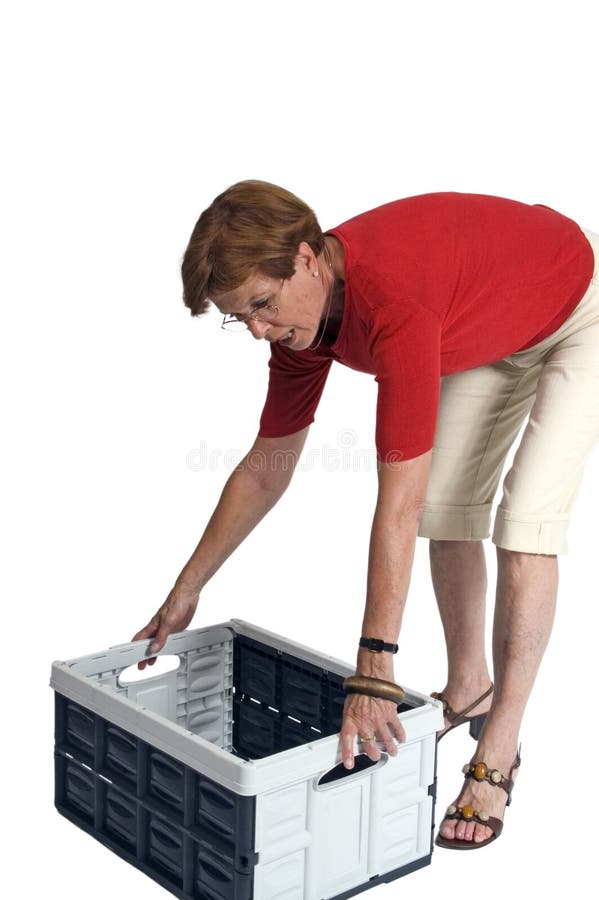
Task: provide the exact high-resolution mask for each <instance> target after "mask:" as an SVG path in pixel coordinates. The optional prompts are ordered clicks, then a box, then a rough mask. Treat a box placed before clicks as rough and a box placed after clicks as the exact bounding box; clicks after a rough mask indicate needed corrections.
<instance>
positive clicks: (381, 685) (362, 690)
mask: <svg viewBox="0 0 599 900" xmlns="http://www.w3.org/2000/svg"><path fill="white" fill-rule="evenodd" d="M343 688H344V690H345V692H346V693H347V694H366V695H367V696H368V697H378V698H379V699H380V700H394V701H395V702H397V703H401V701H402V700H403V699H404V697H405V696H406V692H405V691H404V689H403V688H402V687H400V686H399V685H398V684H395V682H394V681H384V680H383V679H382V678H371V677H370V676H369V675H352V676H351V677H350V678H346V679H345V681H344V682H343Z"/></svg>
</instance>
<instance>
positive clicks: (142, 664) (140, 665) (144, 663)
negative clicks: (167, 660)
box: [137, 656, 156, 672]
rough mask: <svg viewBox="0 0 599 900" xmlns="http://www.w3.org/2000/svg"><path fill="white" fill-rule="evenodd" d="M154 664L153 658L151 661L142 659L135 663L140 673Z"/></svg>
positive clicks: (154, 658)
mask: <svg viewBox="0 0 599 900" xmlns="http://www.w3.org/2000/svg"><path fill="white" fill-rule="evenodd" d="M155 662H156V657H155V656H153V657H152V658H151V659H142V660H141V661H140V662H138V663H137V668H138V669H139V671H140V672H143V670H144V669H145V667H146V666H153V665H154V663H155Z"/></svg>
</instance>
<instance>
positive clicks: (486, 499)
mask: <svg viewBox="0 0 599 900" xmlns="http://www.w3.org/2000/svg"><path fill="white" fill-rule="evenodd" d="M585 234H586V236H587V238H588V240H589V242H590V243H591V246H592V247H593V251H594V253H595V274H594V276H593V279H592V281H591V284H590V286H589V288H588V290H587V292H586V293H585V295H584V297H583V298H582V300H581V301H580V303H579V304H578V306H577V307H576V309H575V310H574V311H573V312H572V313H571V315H570V317H569V318H568V319H567V320H566V321H565V322H564V323H563V325H561V326H560V328H559V329H558V330H557V331H556V332H554V333H553V334H552V335H550V336H549V337H548V338H545V340H543V341H541V342H540V343H539V344H536V345H535V346H534V347H531V348H529V349H527V350H521V351H519V352H518V353H512V354H511V356H508V357H506V358H505V359H502V360H500V361H499V362H496V363H492V364H491V365H487V366H480V367H479V368H476V369H468V370H467V371H464V372H456V373H455V374H453V375H446V376H444V377H443V378H442V379H441V400H440V406H439V415H438V420H437V426H436V432H435V444H434V448H433V454H432V463H431V472H430V477H429V482H428V487H427V494H426V502H425V505H424V510H423V513H422V516H421V520H420V527H419V531H418V534H419V535H420V536H421V537H428V538H433V539H434V540H450V541H476V540H481V539H482V538H486V537H488V536H489V534H490V519H491V506H492V503H493V498H494V496H495V493H496V491H497V486H498V483H499V478H500V476H501V472H502V470H503V467H504V463H505V460H506V457H507V454H508V451H509V449H510V447H511V445H512V444H513V442H514V440H515V439H516V436H517V435H518V433H519V431H520V428H521V426H522V424H523V422H524V420H525V418H526V416H527V415H528V416H529V418H528V422H527V424H526V427H525V429H524V432H523V436H522V440H521V441H520V444H519V446H518V449H517V450H516V453H515V456H514V459H513V464H512V466H511V468H510V469H509V471H508V472H507V475H506V476H505V478H504V481H503V497H502V499H501V503H500V504H499V506H498V508H497V511H496V516H495V526H494V529H493V536H492V541H493V543H494V544H496V545H497V546H498V547H504V548H505V549H507V550H517V551H520V552H523V553H544V554H559V553H567V552H568V545H567V541H566V535H567V530H568V523H569V520H570V513H571V510H572V506H573V504H574V500H575V499H576V496H577V494H578V490H579V487H580V481H581V479H582V474H583V470H584V466H585V463H586V460H587V458H588V456H589V453H590V451H591V450H592V448H593V446H594V444H595V443H596V442H597V440H599V267H598V263H599V235H597V234H594V233H592V232H588V231H585Z"/></svg>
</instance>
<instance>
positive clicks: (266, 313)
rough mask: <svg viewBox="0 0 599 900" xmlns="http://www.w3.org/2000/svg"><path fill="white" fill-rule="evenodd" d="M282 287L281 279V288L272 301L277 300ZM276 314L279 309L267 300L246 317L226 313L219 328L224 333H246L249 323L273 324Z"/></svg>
mask: <svg viewBox="0 0 599 900" xmlns="http://www.w3.org/2000/svg"><path fill="white" fill-rule="evenodd" d="M284 286H285V279H284V278H282V279H281V287H280V288H279V290H278V291H277V292H276V294H274V296H273V298H272V299H273V300H277V299H278V298H279V297H280V296H281V294H282V293H283V288H284ZM278 314H279V307H278V306H275V305H274V304H273V303H269V302H268V300H264V301H263V303H262V305H261V306H259V307H258V308H257V309H255V310H254V312H252V313H248V315H247V316H244V315H242V314H241V313H228V314H227V315H226V316H224V317H223V321H222V325H221V326H220V327H221V328H224V329H225V331H246V329H248V328H249V327H250V324H249V323H250V322H274V320H275V319H276V318H277V315H278Z"/></svg>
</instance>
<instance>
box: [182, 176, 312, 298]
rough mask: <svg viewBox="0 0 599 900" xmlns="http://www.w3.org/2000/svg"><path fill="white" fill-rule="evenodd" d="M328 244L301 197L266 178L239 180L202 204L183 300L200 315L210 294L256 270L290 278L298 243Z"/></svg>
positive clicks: (188, 255) (185, 263)
mask: <svg viewBox="0 0 599 900" xmlns="http://www.w3.org/2000/svg"><path fill="white" fill-rule="evenodd" d="M302 241H306V242H307V243H308V244H309V245H310V247H311V248H312V250H313V251H314V254H315V256H318V255H319V254H320V253H322V251H323V249H324V236H323V233H322V231H321V229H320V225H319V224H318V221H317V219H316V216H315V215H314V213H313V212H312V210H311V209H310V207H309V206H307V205H306V204H305V203H304V202H303V200H300V199H299V197H296V196H295V195H294V194H292V193H290V191H286V190H285V189H284V188H281V187H277V185H275V184H269V183H268V182H267V181H239V182H237V184H234V185H232V186H231V187H230V188H227V190H226V191H223V193H222V194H219V195H218V197H216V198H215V199H214V200H213V201H212V203H211V204H210V206H209V207H208V208H207V209H205V210H204V212H203V213H202V214H201V216H200V218H199V219H198V221H197V222H196V224H195V227H194V229H193V231H192V233H191V237H190V239H189V244H188V245H187V249H186V251H185V254H184V256H183V262H182V263H181V276H182V278H183V302H184V303H185V305H186V306H188V307H189V309H190V310H191V315H192V316H198V315H200V314H201V313H204V312H206V311H207V309H208V308H209V304H210V299H209V298H210V295H215V294H224V293H227V292H228V291H233V290H235V289H236V288H238V287H239V286H240V285H242V284H244V282H246V281H247V280H248V278H251V277H252V276H253V275H256V274H261V275H265V276H267V277H270V278H291V276H292V275H293V273H294V272H295V268H294V259H295V257H296V256H297V252H298V247H299V245H300V243H301V242H302Z"/></svg>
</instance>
